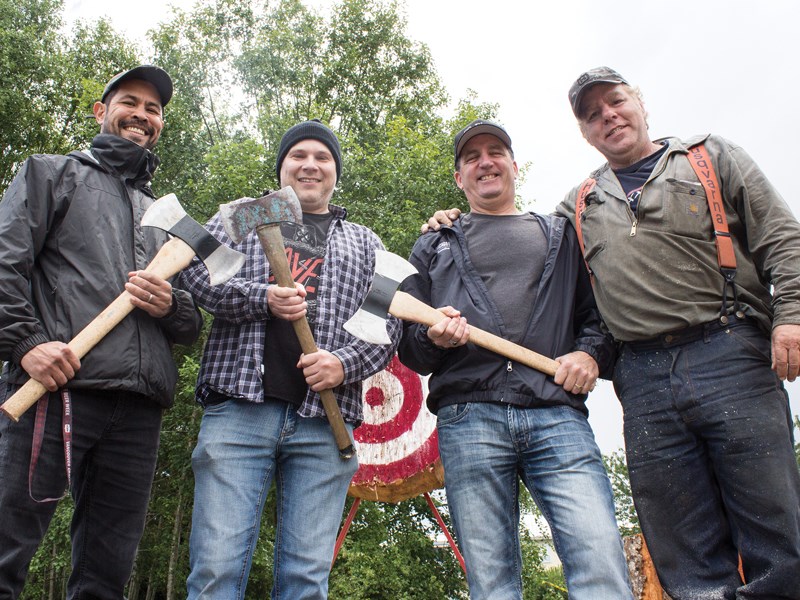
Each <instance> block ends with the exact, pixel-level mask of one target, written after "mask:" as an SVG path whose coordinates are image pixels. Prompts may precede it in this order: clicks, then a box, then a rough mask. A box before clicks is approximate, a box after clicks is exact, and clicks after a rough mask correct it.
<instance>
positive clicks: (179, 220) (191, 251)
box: [0, 194, 244, 421]
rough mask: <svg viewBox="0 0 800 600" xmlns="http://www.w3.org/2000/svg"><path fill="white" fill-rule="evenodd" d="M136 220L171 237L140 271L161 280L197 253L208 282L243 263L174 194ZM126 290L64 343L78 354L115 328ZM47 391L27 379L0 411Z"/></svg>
mask: <svg viewBox="0 0 800 600" xmlns="http://www.w3.org/2000/svg"><path fill="white" fill-rule="evenodd" d="M142 225H143V226H145V227H157V228H158V229H163V230H164V231H166V232H167V233H169V234H171V235H172V236H173V238H172V239H171V240H169V241H168V242H167V243H166V244H164V245H163V246H161V249H160V250H159V251H158V254H156V256H155V258H153V260H152V261H151V262H150V264H149V265H147V268H146V269H145V271H147V272H149V273H154V274H156V275H158V276H159V277H161V278H162V279H169V278H171V277H173V276H174V275H176V274H177V273H178V272H179V271H181V270H183V269H184V268H186V267H187V266H189V263H190V262H191V261H192V258H194V257H195V256H198V257H199V258H200V259H202V261H203V262H204V263H205V265H206V267H207V268H208V274H209V279H210V280H211V284H212V285H218V284H220V283H223V282H225V281H227V280H228V279H230V278H231V277H233V275H235V274H236V272H237V271H238V270H239V269H241V268H242V265H243V264H244V255H243V254H242V253H241V252H236V251H235V250H232V249H231V248H228V247H227V246H224V245H222V244H220V242H219V241H217V239H216V238H214V236H212V235H211V234H210V233H208V231H206V230H205V228H204V227H203V226H202V225H200V223H198V222H197V221H195V220H194V219H192V218H191V217H190V216H189V215H187V214H186V211H184V210H183V207H182V206H181V205H180V203H179V202H178V198H177V197H176V196H175V194H168V195H166V196H164V197H162V198H159V199H158V200H156V201H155V202H154V203H153V204H151V205H150V207H149V208H148V209H147V211H146V212H145V213H144V215H142ZM133 308H134V307H133V304H131V295H130V294H129V293H128V292H127V291H123V292H122V293H121V294H120V295H119V296H117V299H116V300H114V301H113V302H112V303H111V304H109V305H108V307H106V309H105V310H103V312H101V313H100V314H99V315H97V316H96V317H95V318H94V320H92V321H91V322H90V323H89V324H88V325H87V326H86V327H84V328H83V329H82V330H81V332H80V333H78V335H76V336H75V337H74V338H73V339H72V341H70V342H69V343H68V344H67V346H69V348H70V349H71V350H72V351H73V352H74V353H75V355H76V356H77V357H78V358H79V359H80V358H83V357H84V356H86V354H87V353H88V352H89V351H90V350H91V349H92V348H94V347H95V346H96V345H97V344H98V343H99V342H100V340H102V339H103V338H104V337H105V336H106V335H107V334H108V332H110V331H111V330H112V329H114V327H116V326H117V325H118V324H119V323H120V322H121V321H122V319H124V318H125V317H126V316H127V315H128V314H130V312H131V311H133ZM46 392H47V388H45V387H44V386H43V385H42V384H41V383H39V382H38V381H36V380H35V379H29V380H28V381H27V382H26V383H25V385H23V386H22V387H21V388H20V389H19V390H17V392H16V393H15V394H14V395H12V396H11V397H10V398H9V399H8V400H6V401H5V402H4V403H3V404H2V405H1V406H0V411H1V412H3V413H5V414H6V415H7V416H8V417H10V418H11V419H13V420H14V421H19V418H20V417H21V416H22V414H23V413H24V412H25V411H26V410H28V409H29V408H30V407H31V406H33V405H34V404H36V401H37V400H38V399H39V398H41V397H42V395H43V394H45V393H46Z"/></svg>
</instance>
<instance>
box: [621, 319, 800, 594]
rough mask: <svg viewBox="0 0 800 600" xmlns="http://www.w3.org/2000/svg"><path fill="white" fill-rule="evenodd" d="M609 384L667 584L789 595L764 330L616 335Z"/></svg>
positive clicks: (794, 522) (786, 484)
mask: <svg viewBox="0 0 800 600" xmlns="http://www.w3.org/2000/svg"><path fill="white" fill-rule="evenodd" d="M614 383H615V387H616V390H617V395H618V396H619V398H620V401H621V403H622V407H623V412H624V421H625V446H626V451H627V458H628V469H629V473H630V479H631V489H632V492H633V498H634V501H635V504H636V511H637V513H638V515H639V520H640V522H641V525H642V531H643V533H644V535H645V538H646V540H647V545H648V547H649V549H650V553H651V554H652V556H653V561H654V563H655V566H656V570H657V571H658V576H659V579H660V580H661V584H662V586H663V587H664V588H665V590H666V591H667V593H668V594H669V595H670V596H672V598H673V599H674V600H684V599H696V598H704V599H706V598H707V599H709V600H721V599H723V598H724V599H733V598H742V599H744V598H747V599H754V598H762V599H767V598H769V599H771V600H776V599H779V598H782V599H786V598H791V599H800V474H798V469H797V463H796V462H795V456H794V450H793V441H792V422H791V415H790V412H789V402H788V397H787V394H786V392H785V391H784V389H783V385H782V384H781V382H780V381H779V380H778V378H777V377H776V376H775V374H774V373H773V372H772V371H771V370H770V341H769V339H768V338H767V337H766V336H765V335H764V334H763V333H762V332H761V331H760V330H759V329H758V328H757V327H756V326H754V325H752V324H750V323H748V322H737V323H736V324H734V325H732V326H730V327H729V328H728V329H727V330H719V331H716V332H710V333H709V332H707V333H705V334H704V337H703V338H702V339H700V340H698V341H694V342H690V343H686V344H682V345H677V346H673V347H669V346H664V347H661V348H649V349H648V348H644V349H642V348H640V347H638V348H637V346H636V345H625V346H624V348H623V351H622V354H621V356H620V359H619V361H618V364H617V367H616V371H615V375H614ZM737 554H741V557H742V563H743V567H744V573H745V579H746V581H747V585H743V584H742V581H741V578H740V577H739V574H738V573H737V564H738V558H737Z"/></svg>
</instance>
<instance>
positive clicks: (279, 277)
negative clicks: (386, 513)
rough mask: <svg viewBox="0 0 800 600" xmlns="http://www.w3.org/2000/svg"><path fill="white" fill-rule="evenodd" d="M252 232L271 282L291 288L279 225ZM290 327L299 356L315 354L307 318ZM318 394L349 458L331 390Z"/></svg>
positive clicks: (350, 448)
mask: <svg viewBox="0 0 800 600" xmlns="http://www.w3.org/2000/svg"><path fill="white" fill-rule="evenodd" d="M256 231H257V233H258V239H259V240H260V241H261V246H262V247H263V248H264V253H265V254H266V255H267V260H268V261H269V264H270V266H271V267H272V273H273V274H274V275H275V281H277V282H278V285H279V286H281V287H289V288H294V278H293V277H292V272H291V271H290V269H289V260H288V259H287V257H286V248H285V247H284V245H283V236H282V235H281V228H280V225H279V224H277V223H276V224H274V225H262V226H261V227H259V228H258V229H256ZM292 326H293V327H294V332H295V333H296V334H297V339H298V340H299V341H300V347H301V348H302V349H303V353H305V354H313V353H314V352H317V350H318V348H317V344H316V342H315V341H314V335H313V334H312V333H311V326H310V325H309V324H308V319H306V318H305V317H303V318H302V319H297V320H296V321H292ZM319 395H320V398H321V400H322V407H323V408H324V409H325V414H326V415H327V416H328V422H329V423H330V424H331V429H332V430H333V437H334V438H335V440H336V446H337V447H338V448H339V456H341V457H342V458H345V459H346V458H351V457H352V456H353V455H354V454H355V453H356V449H355V448H354V447H353V442H352V441H351V440H350V435H349V434H348V433H347V428H346V427H345V425H344V419H343V418H342V413H341V411H340V410H339V404H338V403H337V402H336V397H335V396H334V395H333V391H332V390H329V389H328V390H322V391H321V392H320V393H319Z"/></svg>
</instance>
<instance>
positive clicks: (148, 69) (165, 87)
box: [101, 65, 172, 108]
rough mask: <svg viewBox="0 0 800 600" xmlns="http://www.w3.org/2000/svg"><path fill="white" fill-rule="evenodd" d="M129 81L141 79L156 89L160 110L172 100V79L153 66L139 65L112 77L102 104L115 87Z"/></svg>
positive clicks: (104, 93)
mask: <svg viewBox="0 0 800 600" xmlns="http://www.w3.org/2000/svg"><path fill="white" fill-rule="evenodd" d="M131 79H141V80H142V81H146V82H148V83H150V84H151V85H152V86H153V87H154V88H156V92H158V96H159V98H160V99H161V107H162V108H163V107H164V106H166V105H167V103H168V102H169V101H170V99H171V98H172V79H171V78H170V76H169V75H168V74H167V72H166V71H164V70H163V69H161V68H159V67H156V66H153V65H140V66H138V67H134V68H133V69H130V70H129V71H125V72H124V73H121V74H119V75H117V76H116V77H114V78H113V79H112V80H111V81H110V82H109V83H108V84H107V85H106V89H105V90H104V92H103V97H102V98H101V101H103V102H104V101H105V99H106V96H108V94H109V93H111V91H112V90H115V89H116V88H117V87H119V85H120V84H121V83H122V82H124V81H129V80H131Z"/></svg>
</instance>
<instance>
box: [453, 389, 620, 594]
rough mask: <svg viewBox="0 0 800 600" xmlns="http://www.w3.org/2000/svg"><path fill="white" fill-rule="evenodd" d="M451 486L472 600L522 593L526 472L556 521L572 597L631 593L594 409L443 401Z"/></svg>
mask: <svg viewBox="0 0 800 600" xmlns="http://www.w3.org/2000/svg"><path fill="white" fill-rule="evenodd" d="M437 428H438V432H439V452H440V454H441V457H442V464H443V465H444V473H445V490H446V492H447V502H448V505H449V508H450V514H451V515H452V517H453V523H454V525H455V530H456V535H457V537H458V542H459V545H460V547H461V550H462V552H463V554H464V560H465V562H466V567H467V581H468V583H469V592H470V598H471V600H520V599H521V598H522V576H521V573H522V555H521V550H520V542H519V525H520V524H519V520H520V514H519V500H518V497H519V479H520V478H521V479H522V481H523V483H524V484H525V487H527V488H528V490H529V491H530V492H531V495H532V496H533V498H534V500H535V501H536V504H537V505H538V506H539V508H540V509H541V511H542V513H543V514H544V516H545V518H546V519H547V522H548V524H549V525H550V528H551V531H552V534H553V542H554V544H555V548H556V552H557V553H558V556H559V558H560V559H561V562H562V564H563V566H564V575H565V577H566V580H567V587H568V588H569V597H570V598H571V599H572V600H621V599H626V598H628V599H630V598H632V594H631V590H630V585H629V582H628V571H627V566H626V563H625V556H624V552H623V550H622V541H621V539H620V536H619V531H618V530H617V523H616V521H615V519H614V502H613V498H612V493H611V484H610V483H609V480H608V476H607V475H606V472H605V469H604V467H603V462H602V459H601V456H600V451H599V449H598V448H597V444H596V442H595V439H594V434H593V433H592V429H591V427H590V426H589V422H588V421H587V419H586V417H585V416H584V415H583V414H582V413H580V412H578V411H577V410H575V409H573V408H571V407H567V406H558V407H542V408H521V407H518V406H510V405H507V404H496V403H486V402H472V403H466V404H455V405H449V406H445V407H443V408H441V409H439V413H438V425H437Z"/></svg>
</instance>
